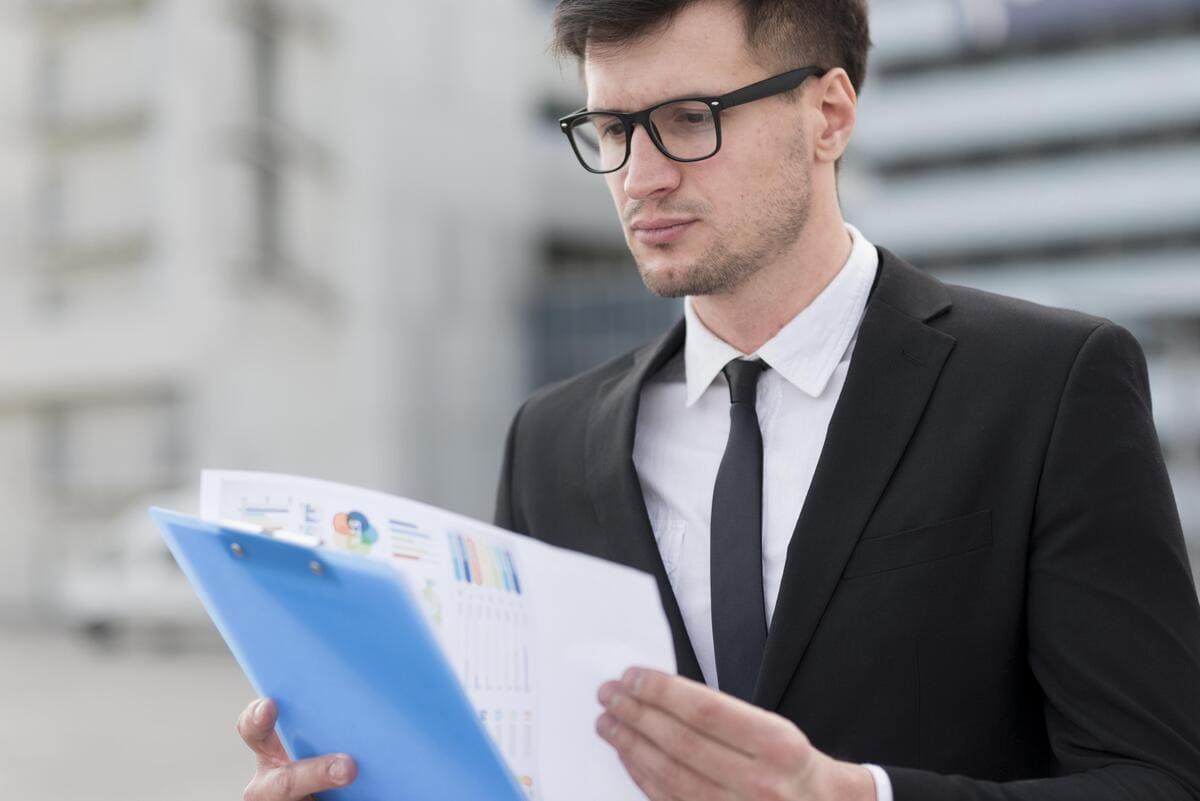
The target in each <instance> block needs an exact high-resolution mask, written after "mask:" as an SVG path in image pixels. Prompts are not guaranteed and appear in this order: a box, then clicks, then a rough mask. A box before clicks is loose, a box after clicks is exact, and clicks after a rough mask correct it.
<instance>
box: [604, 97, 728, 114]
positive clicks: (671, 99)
mask: <svg viewBox="0 0 1200 801" xmlns="http://www.w3.org/2000/svg"><path fill="white" fill-rule="evenodd" d="M720 96H721V95H714V94H710V93H708V92H688V93H685V94H678V95H672V96H671V97H668V98H665V99H663V100H659V101H658V102H656V103H651V104H650V105H648V106H642V108H639V109H635V110H634V111H641V110H642V109H647V108H654V107H655V106H661V105H662V104H663V103H673V102H675V101H676V100H690V99H692V98H697V97H704V98H708V97H720ZM584 110H586V111H607V112H610V113H614V114H632V113H634V112H633V111H625V110H624V109H619V108H590V107H588V106H584Z"/></svg>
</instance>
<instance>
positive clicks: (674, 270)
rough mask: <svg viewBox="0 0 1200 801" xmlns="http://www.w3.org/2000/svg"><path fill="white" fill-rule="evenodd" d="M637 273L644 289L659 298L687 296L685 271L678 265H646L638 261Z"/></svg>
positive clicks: (686, 275) (686, 274)
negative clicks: (644, 286)
mask: <svg viewBox="0 0 1200 801" xmlns="http://www.w3.org/2000/svg"><path fill="white" fill-rule="evenodd" d="M638 272H639V273H640V274H641V276H642V283H643V284H645V285H646V289H648V290H650V292H651V293H653V294H655V295H657V296H658V297H660V298H681V297H683V296H684V295H687V294H689V289H688V283H689V282H688V273H687V269H686V268H685V267H683V266H681V265H678V264H647V263H646V262H644V261H642V260H639V261H638Z"/></svg>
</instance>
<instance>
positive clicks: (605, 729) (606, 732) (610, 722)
mask: <svg viewBox="0 0 1200 801" xmlns="http://www.w3.org/2000/svg"><path fill="white" fill-rule="evenodd" d="M616 730H617V721H616V720H614V719H613V717H612V716H611V715H608V714H604V715H601V716H600V718H599V719H598V720H597V721H596V731H597V732H599V733H600V736H601V737H603V738H604V739H606V740H611V739H612V736H613V732H615V731H616Z"/></svg>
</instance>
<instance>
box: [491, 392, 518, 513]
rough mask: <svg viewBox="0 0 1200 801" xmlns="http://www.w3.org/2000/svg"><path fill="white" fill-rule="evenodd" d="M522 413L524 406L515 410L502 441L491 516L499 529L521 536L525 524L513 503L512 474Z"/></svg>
mask: <svg viewBox="0 0 1200 801" xmlns="http://www.w3.org/2000/svg"><path fill="white" fill-rule="evenodd" d="M524 411H525V407H524V405H522V406H521V408H520V409H517V413H516V414H515V415H513V421H512V423H511V424H510V425H509V427H508V436H507V437H506V438H505V441H504V461H503V463H502V464H501V467H500V483H499V485H498V486H497V487H496V511H495V513H494V514H493V515H492V522H493V523H495V524H496V525H497V526H499V527H500V528H506V529H508V530H509V531H516V532H518V533H522V534H523V533H525V523H524V520H523V518H522V517H521V516H520V515H519V513H518V510H517V508H516V504H515V502H514V501H513V489H514V475H513V472H514V464H515V462H516V446H517V426H518V424H519V423H520V421H521V413H522V412H524Z"/></svg>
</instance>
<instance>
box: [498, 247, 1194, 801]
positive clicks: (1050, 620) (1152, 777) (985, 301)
mask: <svg viewBox="0 0 1200 801" xmlns="http://www.w3.org/2000/svg"><path fill="white" fill-rule="evenodd" d="M880 256H881V260H880V271H879V275H878V278H877V281H876V286H875V288H874V289H873V291H872V295H871V298H870V300H869V302H868V304H867V308H866V312H865V316H864V318H863V322H862V327H861V329H860V332H859V337H858V343H857V345H856V347H855V351H854V356H853V359H852V360H851V364H850V369H849V373H848V375H847V378H846V383H845V386H844V388H843V391H842V395H841V397H840V398H839V400H838V404H837V406H836V409H835V411H834V413H833V418H832V421H831V422H830V426H829V431H828V434H827V436H826V439H825V443H824V447H823V449H822V452H821V455H820V460H819V463H818V465H817V469H816V474H815V476H814V477H813V481H812V485H811V488H810V489H809V492H808V495H807V497H806V498H805V501H804V506H803V511H802V512H801V514H800V518H799V520H798V521H797V523H796V529H795V532H794V534H793V536H792V540H791V545H790V547H789V549H788V555H787V560H786V566H785V568H784V575H783V584H782V587H781V590H780V593H779V598H778V601H777V605H776V608H775V613H774V617H773V620H772V623H771V629H770V633H769V636H768V639H767V645H766V653H765V656H764V661H763V665H762V668H761V673H760V676H759V679H758V684H757V687H756V688H755V692H754V698H753V700H754V702H755V703H757V704H758V705H760V706H762V707H764V708H766V709H769V710H774V711H776V712H778V713H779V714H781V715H784V716H785V717H787V718H789V719H791V720H792V721H794V722H795V723H796V724H797V725H798V726H799V727H800V728H801V729H802V730H803V731H804V732H805V733H806V734H807V735H808V736H809V738H810V739H811V740H812V742H813V743H814V744H815V745H816V746H817V747H818V748H820V749H822V750H823V751H825V752H826V753H828V754H830V755H832V756H835V757H838V758H842V759H847V760H852V761H862V762H868V761H869V762H875V763H878V764H881V765H883V766H884V767H885V768H886V769H887V771H888V773H889V775H890V777H891V780H892V784H893V788H894V792H895V797H896V801H937V800H938V799H1056V800H1057V799H1063V800H1065V799H1079V800H1080V801H1083V800H1084V799H1086V800H1087V801H1108V800H1109V799H1112V800H1113V801H1115V800H1116V799H1125V800H1127V801H1151V799H1164V800H1165V799H1172V800H1174V799H1179V800H1180V801H1182V800H1183V799H1192V800H1193V801H1195V800H1196V799H1200V608H1198V605H1197V600H1196V592H1195V587H1194V586H1193V581H1192V576H1191V572H1190V570H1189V568H1188V563H1187V555H1186V552H1185V550H1184V544H1183V538H1182V536H1181V532H1180V527H1179V520H1178V515H1177V512H1176V510H1175V503H1174V498H1173V496H1172V493H1171V488H1170V484H1169V483H1168V479H1167V475H1166V471H1165V468H1164V465H1163V460H1162V457H1161V453H1160V449H1159V445H1158V440H1157V437H1156V434H1155V431H1154V426H1153V423H1152V421H1151V413H1150V398H1149V388H1148V382H1147V377H1146V367H1145V359H1144V357H1143V355H1142V352H1141V349H1140V348H1139V346H1138V344H1137V343H1136V341H1135V340H1134V339H1133V337H1132V336H1131V335H1130V334H1129V333H1128V332H1127V331H1125V330H1124V329H1123V328H1120V327H1119V326H1116V325H1114V324H1112V323H1110V322H1108V321H1106V320H1102V319H1099V318H1095V317H1090V316H1087V315H1084V314H1079V313H1075V312H1069V311H1063V310H1058V309H1048V308H1044V307H1040V306H1036V305H1034V304H1030V303H1025V302H1022V301H1018V300H1014V299H1011V298H1006V297H1002V296H998V295H993V294H988V293H984V292H980V291H977V290H972V289H967V288H963V287H956V286H951V285H946V284H942V283H941V282H939V281H937V280H935V279H934V278H932V277H930V276H927V275H925V274H924V273H921V272H919V271H918V270H916V269H914V268H913V267H911V266H909V265H907V264H905V263H904V262H902V261H901V260H899V259H898V258H896V257H895V256H893V255H892V254H891V253H889V252H887V251H886V250H882V249H881V250H880ZM683 337H684V327H683V325H682V322H681V323H680V324H677V325H676V326H675V327H674V328H673V329H672V330H671V331H670V332H669V333H667V334H666V335H665V336H664V337H663V338H662V339H660V340H659V341H657V342H655V343H652V344H650V345H648V346H646V347H644V348H642V349H640V350H637V351H634V352H632V353H630V354H626V355H625V356H622V357H620V358H617V359H615V360H613V361H611V362H609V363H607V364H604V365H602V366H600V367H598V368H596V369H594V370H591V371H589V372H587V373H584V374H582V375H580V376H577V377H575V378H572V379H570V380H568V381H565V382H562V383H559V384H555V385H552V386H550V387H546V388H544V389H542V390H541V391H539V392H538V393H536V394H535V395H534V396H533V397H531V398H530V399H529V400H528V401H526V403H525V404H524V405H523V406H522V408H521V410H520V411H519V412H518V413H517V416H516V418H515V420H514V421H513V424H512V428H511V430H510V432H509V437H508V444H507V451H506V456H505V461H504V468H503V474H502V478H501V482H500V489H499V493H498V503H497V512H496V520H497V523H498V524H499V525H501V526H505V527H507V528H510V529H513V530H516V531H519V532H524V533H526V534H530V535H532V536H534V537H537V538H538V539H541V540H545V541H546V542H549V543H553V544H555V545H560V546H565V547H568V548H573V549H576V550H579V551H583V552H586V553H590V554H595V555H597V556H601V557H605V558H608V559H612V560H615V561H618V562H622V563H625V564H627V565H632V566H633V567H637V568H641V569H642V570H646V571H649V572H650V573H652V574H654V576H655V577H656V578H657V579H658V586H659V589H660V591H661V593H662V599H663V606H664V607H665V610H666V614H667V617H668V619H669V621H670V624H671V629H672V632H673V635H674V643H675V650H676V654H677V658H678V665H679V672H680V673H681V674H683V675H685V676H690V677H692V678H694V679H700V678H701V676H700V670H699V667H698V665H697V662H696V657H695V654H694V653H693V651H692V647H691V644H690V642H689V641H688V637H687V633H686V630H685V628H684V625H683V620H682V618H681V616H680V613H679V607H678V604H677V603H676V600H675V597H674V595H673V594H672V590H671V585H670V583H669V582H668V580H667V577H666V572H665V570H664V568H663V564H662V561H661V559H660V557H659V553H658V549H657V546H656V544H655V540H654V535H653V532H652V530H651V527H650V523H649V520H648V518H647V514H646V508H645V504H644V500H643V498H642V494H641V490H640V487H639V484H638V477H637V473H636V472H635V470H634V465H633V458H632V450H633V440H634V432H635V424H636V416H637V409H638V397H639V391H640V388H641V386H642V384H643V382H644V381H645V380H646V378H647V376H650V375H651V374H653V373H654V372H655V371H656V370H657V369H658V368H659V367H661V366H662V365H663V364H664V363H665V362H666V360H667V359H669V358H670V357H671V356H672V355H673V354H674V353H675V352H676V351H678V349H679V348H680V346H681V344H682V342H683Z"/></svg>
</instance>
